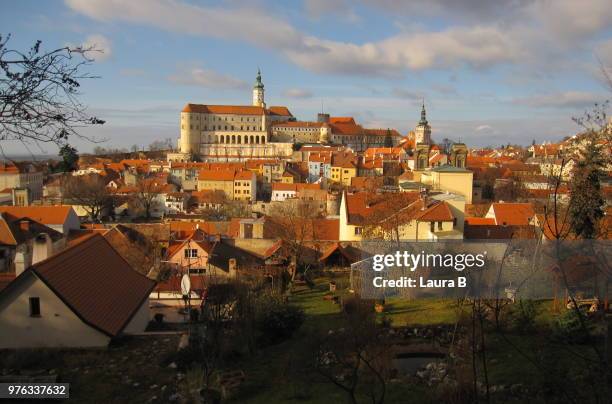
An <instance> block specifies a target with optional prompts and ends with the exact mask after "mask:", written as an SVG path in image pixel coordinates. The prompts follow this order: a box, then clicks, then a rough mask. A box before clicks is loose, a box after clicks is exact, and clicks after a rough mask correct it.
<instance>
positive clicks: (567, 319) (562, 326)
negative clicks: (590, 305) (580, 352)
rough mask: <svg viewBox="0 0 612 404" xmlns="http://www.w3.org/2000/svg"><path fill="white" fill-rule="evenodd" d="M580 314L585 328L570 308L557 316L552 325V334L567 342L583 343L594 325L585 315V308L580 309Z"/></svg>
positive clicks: (590, 333) (587, 339)
mask: <svg viewBox="0 0 612 404" xmlns="http://www.w3.org/2000/svg"><path fill="white" fill-rule="evenodd" d="M580 315H581V316H582V319H583V321H584V323H585V326H586V330H585V329H584V328H583V327H582V325H581V324H580V318H579V317H578V313H577V312H576V310H575V309H570V310H567V311H566V312H564V313H563V314H561V315H560V316H559V317H557V319H556V321H555V323H554V327H553V336H554V337H555V338H556V339H559V340H563V341H565V342H569V343H575V344H583V343H586V342H588V341H589V340H590V338H591V335H592V332H593V329H594V326H593V324H592V322H591V321H590V320H589V318H588V317H587V312H586V310H583V309H580Z"/></svg>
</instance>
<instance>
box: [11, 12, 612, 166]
mask: <svg viewBox="0 0 612 404" xmlns="http://www.w3.org/2000/svg"><path fill="white" fill-rule="evenodd" d="M0 27H2V28H0V30H1V32H2V33H3V34H7V33H11V34H12V39H11V42H10V43H11V44H12V46H13V47H15V48H21V49H25V48H27V47H29V46H31V44H32V43H33V42H34V41H35V40H37V39H41V40H42V41H43V46H44V47H46V48H54V47H58V46H64V45H66V44H72V45H78V44H96V45H97V47H99V48H102V49H104V53H103V54H99V55H97V56H96V61H95V63H93V64H92V65H91V66H89V67H88V71H89V72H90V73H92V74H95V75H99V76H100V77H101V78H99V79H95V80H88V81H86V82H85V83H84V84H83V87H82V93H83V94H82V100H83V101H84V102H85V103H86V104H87V105H88V106H89V110H90V112H91V113H93V114H96V115H97V116H99V117H101V118H102V119H105V120H106V121H107V123H106V124H105V125H104V126H102V127H97V128H88V129H84V130H83V134H84V135H87V136H94V137H96V138H98V139H105V140H107V141H106V142H105V143H104V144H103V146H111V147H130V146H131V145H134V144H136V145H139V146H145V147H146V146H147V145H148V144H149V143H151V142H152V141H154V140H157V139H163V138H168V137H169V138H173V139H175V138H177V137H178V118H179V111H180V110H181V108H182V107H183V105H184V104H185V103H187V102H195V103H210V104H225V103H229V104H249V103H250V100H251V86H252V83H253V81H254V77H255V73H256V70H257V68H258V67H260V68H261V70H262V73H263V81H264V84H265V87H266V101H267V104H268V105H286V106H288V107H289V108H290V110H291V111H292V112H293V114H294V115H296V116H297V117H298V119H301V120H311V119H314V117H315V115H316V113H317V112H319V111H320V110H321V108H322V106H323V109H324V110H325V112H329V113H331V114H332V115H338V116H346V115H352V116H355V118H356V119H357V120H358V121H359V122H360V123H362V124H364V125H365V126H368V127H382V128H386V127H393V128H396V129H398V130H400V132H401V133H402V134H404V133H406V132H407V131H408V130H410V129H411V128H412V127H414V125H415V124H416V122H417V121H418V119H419V112H420V102H421V99H422V98H424V99H425V103H426V106H427V111H428V118H429V121H430V123H431V125H432V130H433V138H434V140H441V139H442V138H445V137H447V138H450V139H453V140H462V141H465V142H468V143H469V144H470V145H474V146H485V145H489V144H491V145H499V144H502V143H508V142H512V143H523V144H527V143H531V140H532V139H534V138H535V139H536V140H537V141H538V142H541V141H545V140H558V139H560V138H562V137H563V136H566V135H569V134H572V133H574V132H575V131H576V130H577V127H576V126H575V124H574V123H573V122H572V120H571V117H572V116H576V115H580V114H581V113H582V112H583V111H584V110H585V109H588V108H589V106H592V105H593V103H595V102H601V101H603V100H605V99H607V98H609V97H610V89H609V88H608V87H606V84H605V81H604V80H603V75H602V74H601V68H600V64H599V62H598V59H599V60H601V61H602V63H603V64H604V65H605V66H608V67H610V66H612V7H610V6H609V1H608V0H589V1H572V0H555V1H552V0H508V1H506V0H499V1H495V2H492V1H488V0H413V1H400V0H377V1H375V0H359V1H354V2H353V1H347V0H304V1H297V0H288V1H266V0H246V1H238V0H225V1H215V2H209V1H206V2H204V1H197V2H196V1H179V0H130V1H120V0H66V1H45V2H40V1H34V0H22V1H13V2H11V3H9V2H5V3H3V6H2V12H1V13H0ZM75 144H76V146H77V148H78V149H79V150H80V151H90V150H91V149H93V147H94V145H93V144H91V143H88V142H83V141H79V140H75ZM2 147H3V148H4V149H5V152H8V153H20V152H24V151H25V148H24V146H23V145H21V144H18V143H14V144H3V145H2ZM42 149H43V150H45V151H47V152H48V153H50V154H54V153H56V150H55V148H54V147H52V146H47V145H45V146H42ZM32 150H34V151H35V152H36V153H38V152H39V150H38V147H34V148H33V149H32Z"/></svg>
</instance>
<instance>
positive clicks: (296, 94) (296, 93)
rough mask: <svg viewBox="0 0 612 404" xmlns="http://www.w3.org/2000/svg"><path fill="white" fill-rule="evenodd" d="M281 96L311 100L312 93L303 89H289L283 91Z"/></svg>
mask: <svg viewBox="0 0 612 404" xmlns="http://www.w3.org/2000/svg"><path fill="white" fill-rule="evenodd" d="M282 95H284V96H285V97H289V98H311V97H312V92H311V91H309V90H305V89H303V88H289V89H287V90H285V91H283V92H282Z"/></svg>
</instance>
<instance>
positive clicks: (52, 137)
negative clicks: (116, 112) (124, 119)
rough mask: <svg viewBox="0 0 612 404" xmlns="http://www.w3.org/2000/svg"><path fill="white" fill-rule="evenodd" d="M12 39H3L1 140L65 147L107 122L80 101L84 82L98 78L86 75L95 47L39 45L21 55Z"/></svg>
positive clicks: (0, 61)
mask: <svg viewBox="0 0 612 404" xmlns="http://www.w3.org/2000/svg"><path fill="white" fill-rule="evenodd" d="M9 40H10V35H8V36H5V37H2V36H1V35H0V71H1V72H2V76H0V140H2V141H5V140H18V141H21V142H23V143H38V142H45V143H55V144H58V145H62V144H65V143H66V142H67V141H68V139H69V138H70V137H71V136H78V137H81V138H82V137H84V136H83V135H81V134H79V133H78V129H79V128H81V127H84V126H90V125H101V124H103V123H104V121H103V120H101V119H98V118H96V117H94V116H90V115H88V114H87V113H86V109H85V107H84V105H83V104H81V102H80V101H79V100H78V95H79V87H80V85H81V84H80V81H81V80H82V79H88V78H93V77H94V76H91V75H89V74H87V73H83V72H82V71H81V70H82V68H83V67H84V66H86V65H87V64H89V63H90V62H91V60H90V59H87V57H86V55H87V53H89V52H94V51H96V49H95V48H94V47H89V48H70V47H68V46H65V47H62V48H58V49H55V50H52V51H42V50H41V41H36V43H35V44H34V45H33V46H32V47H31V48H30V49H29V50H28V51H27V52H21V51H18V50H15V49H10V48H9V47H8V43H9ZM77 56H79V57H80V59H77ZM88 139H89V138H88ZM89 140H92V139H89Z"/></svg>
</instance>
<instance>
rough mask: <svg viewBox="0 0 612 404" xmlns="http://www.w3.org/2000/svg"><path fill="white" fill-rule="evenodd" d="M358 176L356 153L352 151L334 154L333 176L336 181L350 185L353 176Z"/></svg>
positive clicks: (333, 180)
mask: <svg viewBox="0 0 612 404" xmlns="http://www.w3.org/2000/svg"><path fill="white" fill-rule="evenodd" d="M356 176H357V165H356V164H355V155H354V154H352V153H346V152H343V153H335V154H333V155H332V163H331V178H330V180H331V181H332V182H334V183H337V184H340V185H344V186H347V187H348V186H350V185H351V178H353V177H356Z"/></svg>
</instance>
